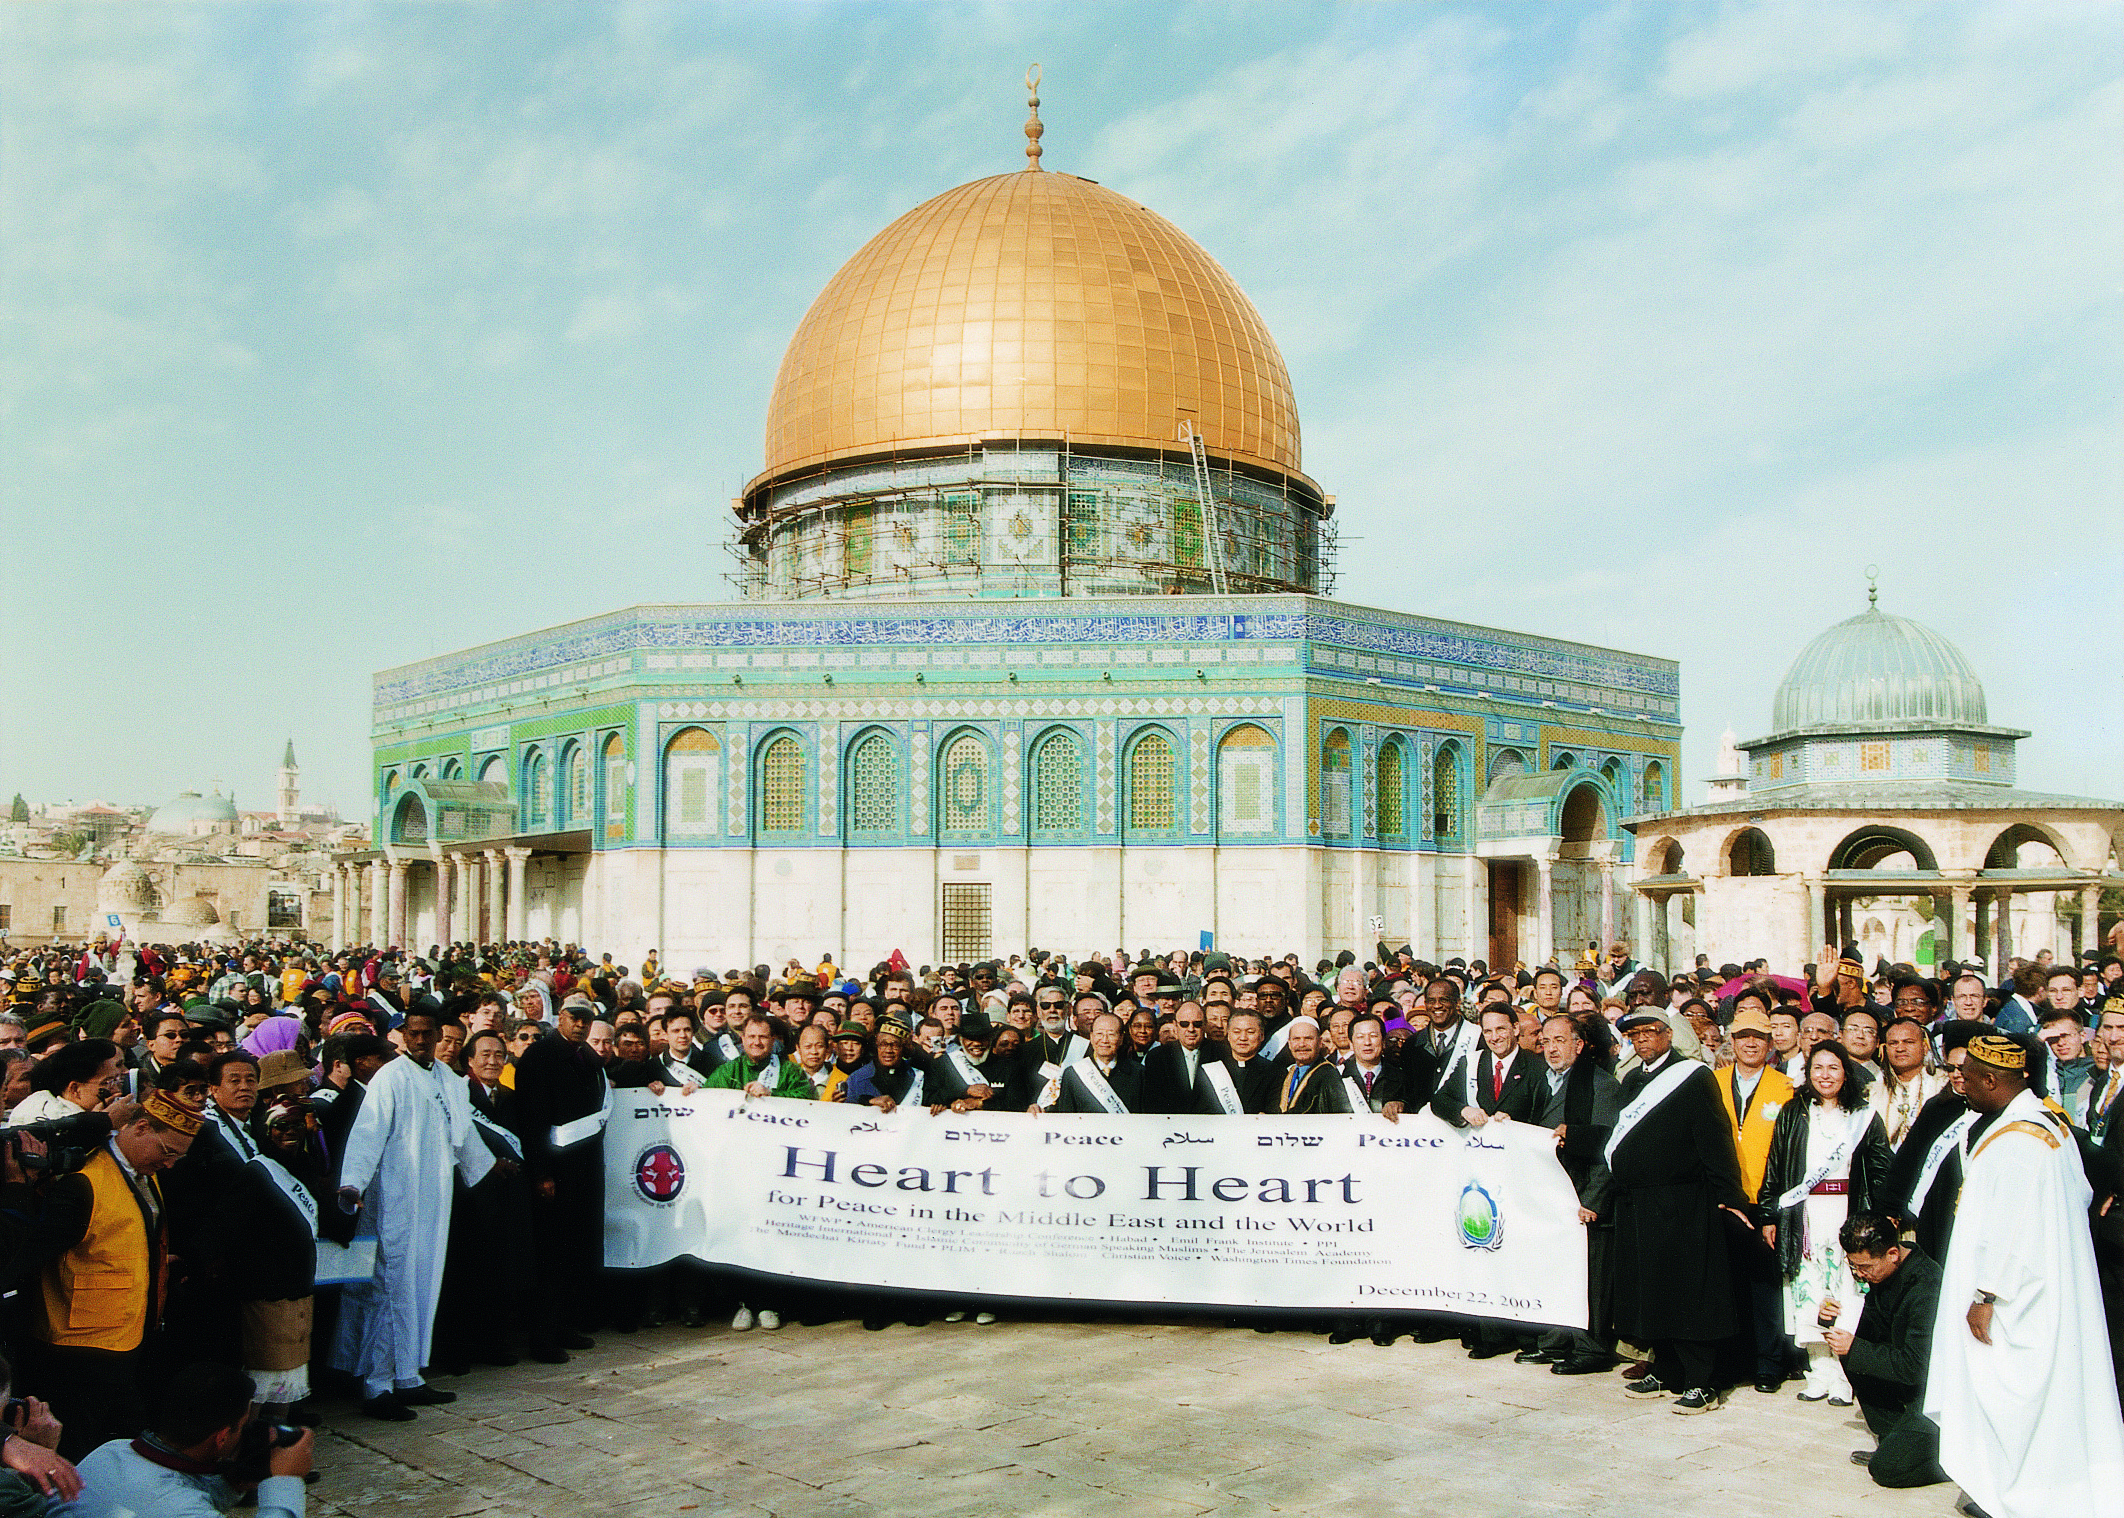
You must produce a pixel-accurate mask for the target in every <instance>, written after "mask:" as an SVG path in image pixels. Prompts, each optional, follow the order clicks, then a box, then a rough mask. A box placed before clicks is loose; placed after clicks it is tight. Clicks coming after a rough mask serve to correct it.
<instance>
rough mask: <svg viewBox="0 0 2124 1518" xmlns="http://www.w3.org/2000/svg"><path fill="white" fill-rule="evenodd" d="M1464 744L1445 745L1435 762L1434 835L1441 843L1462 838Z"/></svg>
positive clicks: (1439, 746)
mask: <svg viewBox="0 0 2124 1518" xmlns="http://www.w3.org/2000/svg"><path fill="white" fill-rule="evenodd" d="M1462 762H1463V761H1462V759H1461V755H1460V745H1459V744H1457V743H1441V744H1439V745H1438V756H1437V758H1435V759H1434V760H1433V761H1432V763H1431V836H1432V837H1434V838H1436V839H1437V840H1438V841H1439V842H1441V843H1446V842H1450V841H1452V840H1454V839H1457V838H1459V837H1460V767H1461V764H1462Z"/></svg>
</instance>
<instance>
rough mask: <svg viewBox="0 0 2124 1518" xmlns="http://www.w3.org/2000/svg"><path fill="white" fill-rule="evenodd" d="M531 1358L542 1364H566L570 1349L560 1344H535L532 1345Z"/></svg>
mask: <svg viewBox="0 0 2124 1518" xmlns="http://www.w3.org/2000/svg"><path fill="white" fill-rule="evenodd" d="M531 1358H532V1359H534V1360H536V1361H538V1363H539V1364H541V1365H566V1364H567V1363H568V1351H566V1350H565V1349H562V1348H561V1347H560V1346H559V1345H558V1344H534V1345H532V1346H531Z"/></svg>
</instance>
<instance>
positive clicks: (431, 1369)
mask: <svg viewBox="0 0 2124 1518" xmlns="http://www.w3.org/2000/svg"><path fill="white" fill-rule="evenodd" d="M421 1374H423V1375H428V1376H469V1375H471V1374H472V1362H471V1361H470V1360H443V1361H439V1362H438V1363H436V1364H434V1365H430V1366H427V1367H426V1368H425V1369H423V1371H422V1372H421Z"/></svg>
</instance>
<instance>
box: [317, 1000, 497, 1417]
mask: <svg viewBox="0 0 2124 1518" xmlns="http://www.w3.org/2000/svg"><path fill="white" fill-rule="evenodd" d="M440 1023H441V1019H440V1018H439V1017H438V1016H437V1014H436V1013H435V1012H434V1011H432V1010H431V1009H429V1008H426V1007H416V1008H414V1009H412V1010H410V1011H408V1012H407V1013H406V1019H405V1022H404V1023H402V1024H401V1025H400V1028H399V1036H400V1038H401V1039H402V1040H403V1041H404V1044H405V1051H406V1052H405V1055H404V1057H403V1058H400V1059H395V1060H392V1061H391V1062H390V1063H389V1064H387V1065H385V1066H384V1067H383V1068H382V1069H381V1070H379V1071H377V1072H376V1075H375V1077H374V1078H373V1079H372V1080H371V1081H370V1082H369V1085H368V1091H367V1093H366V1094H365V1095H364V1096H363V1098H362V1103H361V1111H360V1113H359V1114H358V1115H357V1116H356V1117H355V1119H354V1126H353V1128H352V1129H351V1130H350V1131H349V1132H348V1134H347V1143H346V1155H345V1158H344V1159H343V1160H342V1162H341V1165H340V1172H339V1182H340V1184H339V1204H340V1206H341V1207H343V1208H345V1209H346V1210H348V1211H349V1212H352V1211H354V1210H356V1209H357V1208H360V1209H363V1210H366V1212H367V1213H368V1216H369V1221H370V1223H371V1224H372V1225H373V1226H374V1227H375V1229H376V1279H375V1282H374V1283H373V1286H372V1288H371V1291H370V1293H369V1296H370V1301H369V1303H368V1305H367V1311H366V1312H364V1313H362V1314H361V1322H360V1328H359V1337H358V1339H357V1340H356V1342H354V1343H353V1345H352V1346H351V1350H352V1353H351V1363H346V1364H343V1365H342V1366H341V1368H342V1369H344V1370H349V1371H352V1372H353V1373H354V1374H356V1375H358V1376H359V1377H361V1379H362V1394H363V1397H364V1399H365V1400H364V1401H363V1402H362V1411H363V1412H365V1413H367V1414H368V1415H369V1416H370V1417H372V1418H383V1419H386V1420H388V1421H391V1422H394V1423H402V1422H404V1421H406V1420H407V1419H409V1418H411V1417H413V1416H414V1414H413V1409H414V1408H415V1407H426V1406H432V1405H435V1404H439V1403H444V1402H453V1401H455V1400H456V1393H454V1392H445V1391H437V1390H436V1389H435V1388H434V1387H431V1386H429V1385H428V1384H427V1383H426V1382H425V1381H423V1380H422V1379H421V1374H420V1372H421V1367H422V1366H423V1365H425V1364H427V1361H428V1348H429V1340H430V1339H431V1338H432V1337H433V1335H434V1331H435V1304H436V1301H437V1300H438V1299H439V1298H440V1296H441V1294H442V1274H443V1256H444V1253H445V1251H446V1249H447V1247H448V1244H449V1237H450V1194H451V1186H450V1172H451V1169H452V1167H453V1166H454V1167H455V1168H456V1170H457V1172H458V1173H459V1174H461V1175H462V1176H463V1177H464V1181H465V1184H466V1185H467V1186H476V1185H478V1184H479V1182H480V1179H481V1178H482V1177H483V1176H485V1175H486V1173H487V1171H488V1170H489V1169H490V1168H492V1166H493V1164H494V1157H493V1155H492V1153H491V1152H489V1150H488V1148H487V1146H486V1144H485V1143H484V1142H483V1141H482V1140H481V1139H480V1137H479V1132H478V1130H477V1129H476V1128H475V1127H474V1126H473V1122H472V1103H471V1099H470V1098H469V1097H468V1096H467V1095H466V1092H465V1082H464V1077H462V1076H460V1075H458V1074H457V1073H456V1072H454V1071H452V1070H451V1069H449V1068H448V1067H447V1066H444V1065H438V1064H436V1063H435V1038H436V1033H437V1030H438V1028H439V1026H440ZM350 1295H352V1293H350ZM342 1352H343V1353H344V1352H345V1351H344V1350H343V1351H342Z"/></svg>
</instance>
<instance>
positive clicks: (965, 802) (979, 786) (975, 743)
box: [938, 733, 989, 833]
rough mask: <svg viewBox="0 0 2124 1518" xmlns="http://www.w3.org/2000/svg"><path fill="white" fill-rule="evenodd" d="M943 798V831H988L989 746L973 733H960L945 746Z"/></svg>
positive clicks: (940, 770)
mask: <svg viewBox="0 0 2124 1518" xmlns="http://www.w3.org/2000/svg"><path fill="white" fill-rule="evenodd" d="M938 773H939V775H940V776H941V779H942V783H941V785H940V786H939V787H938V789H939V790H940V791H941V793H942V794H943V797H944V831H945V832H947V833H985V832H987V831H988V827H989V821H988V745H987V744H986V743H983V742H982V741H981V740H980V738H978V737H977V736H975V735H974V734H972V733H961V734H960V735H959V736H958V737H956V738H954V739H952V740H951V742H949V743H948V744H946V745H945V746H944V758H943V760H942V762H941V763H940V764H939V766H938Z"/></svg>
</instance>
